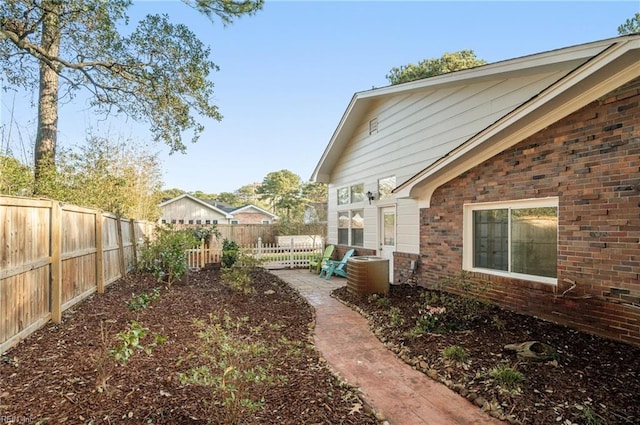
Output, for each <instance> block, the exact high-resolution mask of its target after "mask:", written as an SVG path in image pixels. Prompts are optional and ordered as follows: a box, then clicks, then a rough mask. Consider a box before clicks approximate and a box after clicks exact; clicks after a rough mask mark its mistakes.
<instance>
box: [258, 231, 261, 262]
mask: <svg viewBox="0 0 640 425" xmlns="http://www.w3.org/2000/svg"><path fill="white" fill-rule="evenodd" d="M258 258H262V238H261V237H260V236H258Z"/></svg>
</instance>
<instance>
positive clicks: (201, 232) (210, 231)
mask: <svg viewBox="0 0 640 425" xmlns="http://www.w3.org/2000/svg"><path fill="white" fill-rule="evenodd" d="M192 231H193V237H194V238H195V239H196V240H199V241H201V240H204V241H205V242H210V239H211V237H212V236H215V237H216V238H219V237H220V231H219V230H218V228H217V227H216V226H215V224H214V225H212V226H211V227H196V228H195V229H192Z"/></svg>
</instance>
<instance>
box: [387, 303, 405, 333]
mask: <svg viewBox="0 0 640 425" xmlns="http://www.w3.org/2000/svg"><path fill="white" fill-rule="evenodd" d="M387 315H388V316H389V325H390V326H391V327H393V328H397V327H400V326H402V325H404V317H403V316H402V311H401V310H400V308H398V307H391V308H390V309H389V311H388V312H387Z"/></svg>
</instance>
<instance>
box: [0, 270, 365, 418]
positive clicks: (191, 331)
mask: <svg viewBox="0 0 640 425" xmlns="http://www.w3.org/2000/svg"><path fill="white" fill-rule="evenodd" d="M252 285H253V288H254V289H255V293H254V294H250V295H243V294H240V293H238V292H237V291H235V290H233V289H232V288H230V287H229V286H228V285H226V284H223V283H221V281H220V274H219V271H215V270H207V271H200V272H196V273H191V274H190V276H189V281H188V283H186V284H182V285H173V286H172V287H170V288H166V287H161V286H159V284H158V283H157V282H156V281H155V280H153V279H152V278H150V277H148V276H145V275H131V276H129V277H127V278H125V279H122V280H120V281H118V282H116V283H113V284H111V285H110V286H109V287H108V288H107V291H106V292H105V294H100V295H99V294H94V295H92V296H91V297H89V298H88V299H86V300H84V301H83V302H82V303H80V304H78V305H76V306H74V307H73V308H72V309H70V310H68V311H66V312H65V315H64V320H63V322H62V324H60V325H54V324H48V325H46V326H45V327H44V328H42V329H40V330H39V331H37V332H36V333H34V334H32V335H31V336H30V337H29V338H27V339H26V340H24V341H22V342H21V343H20V344H18V345H17V346H16V347H14V348H13V349H11V350H10V351H9V352H8V353H6V354H4V355H3V356H2V361H1V362H0V416H1V418H2V420H1V422H2V423H10V422H15V423H42V424H63V423H68V424H115V423H118V424H119V423H131V424H200V423H214V424H219V423H232V422H236V423H242V424H301V423H304V424H352V425H361V424H363V425H364V424H375V423H376V420H375V418H374V416H373V414H372V413H371V410H370V409H368V408H367V406H363V403H362V401H361V400H360V398H359V396H358V393H357V391H356V390H355V389H353V388H352V387H349V386H348V385H346V384H344V383H343V382H341V381H340V380H339V379H338V378H336V377H335V376H334V375H333V374H332V373H331V371H330V370H329V369H328V367H327V366H326V365H325V363H323V361H322V360H321V359H320V357H319V355H318V353H317V351H316V350H315V348H314V347H313V345H312V343H311V341H312V340H311V338H310V332H311V331H310V326H311V324H312V323H313V317H314V316H313V309H312V307H310V305H309V304H308V303H307V302H306V301H305V300H304V299H303V298H301V297H300V296H299V295H298V293H297V292H296V291H295V290H293V289H291V288H289V287H288V286H287V285H286V284H285V283H284V282H282V281H281V280H280V279H278V278H277V277H275V276H273V275H272V274H270V273H268V272H265V271H258V272H255V273H254V274H252ZM157 287H159V288H160V289H159V298H157V299H153V300H152V301H150V302H149V304H148V306H147V307H146V308H140V309H138V310H135V311H132V310H130V309H129V308H128V307H127V304H126V303H127V302H130V301H131V300H132V299H133V294H136V295H140V294H143V293H145V294H151V293H152V291H153V289H154V288H157ZM195 318H197V319H200V320H201V321H202V323H203V324H205V325H207V326H210V329H213V330H216V332H222V333H223V334H224V335H228V336H229V337H230V339H229V340H228V345H233V344H244V346H245V347H252V348H251V349H249V350H248V351H251V350H253V351H255V353H253V351H251V352H249V353H245V354H243V356H242V358H238V356H235V357H234V356H233V353H231V354H228V358H225V357H224V355H223V354H220V353H222V351H219V352H218V354H217V355H218V357H215V355H213V354H211V353H212V350H213V349H214V348H215V349H220V350H222V349H223V348H224V347H223V346H224V344H223V342H224V341H225V340H223V339H222V338H221V337H220V336H219V335H221V334H218V338H219V339H218V340H216V341H217V342H216V343H215V344H212V345H210V346H208V347H209V350H210V351H205V347H207V345H205V344H204V342H203V341H204V339H202V338H200V337H199V336H198V335H197V332H198V330H202V329H203V328H198V327H197V326H196V324H195V323H194V319H195ZM225 318H226V319H225ZM134 320H135V321H137V322H138V323H139V324H140V325H141V326H143V327H145V328H147V329H148V330H149V335H147V336H146V337H145V338H144V339H143V340H141V341H140V344H141V345H142V346H150V345H151V343H152V338H151V334H158V335H162V336H164V337H166V338H167V339H166V341H165V342H164V343H161V344H159V345H157V346H155V347H152V349H151V350H150V355H147V354H145V353H144V352H135V353H134V354H133V355H132V356H131V358H130V359H129V361H128V362H126V363H125V364H118V363H116V362H115V360H114V358H113V356H112V355H109V352H108V349H109V348H114V347H117V346H118V345H119V344H122V340H120V339H118V338H117V337H116V334H118V333H119V332H120V333H121V332H123V331H126V330H127V329H128V326H129V325H130V324H131V323H132V321H134ZM101 328H102V329H103V330H104V341H106V343H105V344H103V343H102V342H101V341H102V340H103V339H102V335H103V334H102V333H101ZM216 344H217V345H216ZM225 344H226V343H225ZM256 347H259V348H256ZM134 351H135V350H134ZM204 353H209V354H211V356H210V357H209V358H208V362H207V361H205V360H206V359H205V357H203V354H204ZM252 353H253V354H252ZM101 362H102V363H101ZM100 364H102V365H103V366H104V368H103V370H104V371H105V372H104V373H103V374H102V375H103V376H108V377H109V379H108V380H107V381H106V385H105V386H101V385H100V379H99V375H100V373H99V372H98V367H99V366H100ZM198 366H208V367H209V368H210V369H209V370H210V371H211V376H212V377H213V378H222V377H223V376H224V377H225V379H226V381H224V382H223V381H222V380H221V379H218V380H215V379H214V380H212V381H210V385H209V386H200V385H194V384H188V383H184V382H183V381H182V380H181V379H180V374H181V373H186V372H187V371H188V370H189V369H191V368H196V367H198ZM258 367H262V368H263V369H257V368H258ZM229 368H232V369H229ZM260 370H266V371H268V375H269V377H270V378H272V380H270V381H266V382H258V381H259V380H258V379H253V378H251V377H250V376H249V375H243V376H244V378H242V379H238V380H236V381H234V382H229V376H230V375H226V374H225V371H226V372H229V371H232V372H233V371H243V372H247V373H249V372H252V371H258V372H257V374H258V375H259V374H260V373H259V371H260ZM252 379H253V380H252ZM230 385H235V387H230ZM223 389H224V390H226V392H225V391H224V390H223ZM231 395H236V396H237V399H240V398H243V399H244V401H246V402H247V403H248V404H250V405H253V406H254V408H255V406H258V407H257V408H255V411H254V410H253V409H251V410H249V409H248V408H244V407H240V405H239V404H233V403H231V402H230V401H229V400H230V396H231ZM234 415H235V416H234Z"/></svg>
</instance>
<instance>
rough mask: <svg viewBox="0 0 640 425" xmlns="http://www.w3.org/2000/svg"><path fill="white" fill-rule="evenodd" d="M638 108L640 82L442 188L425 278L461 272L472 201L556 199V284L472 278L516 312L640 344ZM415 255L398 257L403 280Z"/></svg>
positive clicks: (424, 236)
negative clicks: (464, 226)
mask: <svg viewBox="0 0 640 425" xmlns="http://www.w3.org/2000/svg"><path fill="white" fill-rule="evenodd" d="M639 104H640V79H638V80H635V81H634V82H632V83H630V84H627V85H626V86H625V87H623V88H620V89H618V90H616V91H615V92H614V93H611V94H610V95H608V96H605V97H603V98H602V99H600V100H598V101H596V102H593V103H591V104H589V105H587V106H586V107H584V108H582V109H581V110H579V111H577V112H575V113H573V114H571V115H569V116H568V117H566V118H564V119H561V120H560V121H558V122H557V123H555V124H553V125H551V126H549V127H548V128H546V129H545V130H543V131H541V132H539V133H537V134H535V135H533V136H532V137H530V138H528V139H526V140H524V141H522V142H521V143H519V144H518V145H516V146H514V147H512V148H510V149H508V150H506V151H504V152H502V153H500V154H499V155H497V156H495V157H493V158H492V159H490V160H488V161H486V162H484V163H482V164H480V165H479V166H477V167H474V168H473V169H471V170H469V171H468V172H466V173H464V174H462V175H460V176H459V177H458V178H456V179H454V180H452V181H450V182H449V183H447V184H445V185H443V186H441V187H440V188H438V190H436V192H435V193H434V194H433V197H432V200H431V207H430V208H425V209H422V210H421V211H420V253H421V255H420V259H419V261H420V263H419V268H418V273H417V282H418V283H419V284H420V285H423V286H427V287H430V286H433V285H434V284H436V283H438V282H441V281H442V280H443V279H444V278H447V277H449V278H450V277H454V276H457V275H460V273H461V271H462V255H463V253H462V222H463V204H465V203H481V202H491V201H509V200H517V199H529V198H542V197H549V196H557V197H558V198H559V211H558V216H559V217H558V220H559V222H558V239H559V244H558V267H557V271H558V284H557V286H556V285H550V284H544V283H536V282H530V281H523V280H515V279H509V278H503V277H496V276H492V275H487V274H482V273H470V274H469V277H470V279H471V280H472V281H473V282H475V283H476V284H482V285H484V284H488V286H487V289H486V292H483V295H482V297H485V298H487V299H489V300H491V301H493V302H496V303H498V304H500V305H502V306H504V307H506V308H508V309H511V310H515V311H519V312H523V313H526V314H530V315H534V316H537V317H540V318H543V319H546V320H550V321H553V322H557V323H560V324H564V325H568V326H571V327H574V328H577V329H580V330H582V331H586V332H589V333H593V334H597V335H601V336H605V337H608V338H611V339H616V340H621V341H625V342H627V343H631V344H634V345H639V346H640V106H639ZM409 259H413V258H412V257H410V256H408V254H402V253H396V257H395V259H394V269H395V278H394V280H397V281H398V282H403V279H406V276H408V275H409V274H410V272H409V271H408V265H409ZM572 282H575V287H574V288H573V289H571V287H572ZM565 291H568V292H566V294H564V295H563V293H564V292H565Z"/></svg>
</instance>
